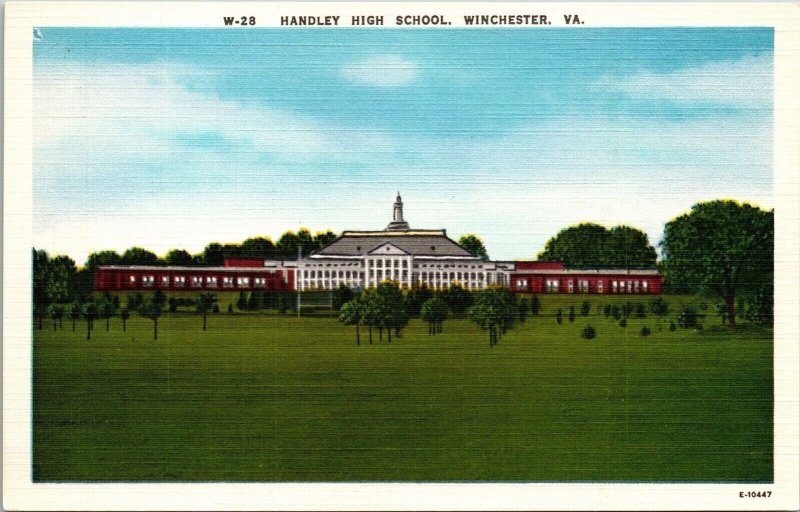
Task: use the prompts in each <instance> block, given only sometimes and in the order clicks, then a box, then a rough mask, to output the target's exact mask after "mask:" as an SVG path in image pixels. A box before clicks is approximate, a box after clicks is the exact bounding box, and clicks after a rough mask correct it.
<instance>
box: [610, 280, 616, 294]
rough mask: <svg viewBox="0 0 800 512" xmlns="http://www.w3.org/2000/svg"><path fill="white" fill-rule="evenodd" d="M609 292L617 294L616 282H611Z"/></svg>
mask: <svg viewBox="0 0 800 512" xmlns="http://www.w3.org/2000/svg"><path fill="white" fill-rule="evenodd" d="M611 292H612V293H617V282H616V281H611Z"/></svg>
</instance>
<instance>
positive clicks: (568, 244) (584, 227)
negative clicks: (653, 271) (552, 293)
mask: <svg viewBox="0 0 800 512" xmlns="http://www.w3.org/2000/svg"><path fill="white" fill-rule="evenodd" d="M538 258H539V260H540V261H559V262H562V263H564V264H565V265H566V266H568V267H617V268H643V267H644V268H652V267H654V266H655V263H656V250H655V249H654V248H653V246H651V245H650V242H649V241H648V239H647V235H646V234H645V233H643V232H642V231H639V230H638V229H635V228H632V227H629V226H614V227H613V228H611V229H610V230H609V229H606V228H605V227H603V226H600V225H599V224H593V223H584V224H579V225H577V226H571V227H568V228H566V229H563V230H561V231H560V232H559V233H558V234H557V235H556V236H554V237H553V238H551V239H550V240H548V241H547V243H546V244H545V249H544V251H542V252H541V253H539V256H538Z"/></svg>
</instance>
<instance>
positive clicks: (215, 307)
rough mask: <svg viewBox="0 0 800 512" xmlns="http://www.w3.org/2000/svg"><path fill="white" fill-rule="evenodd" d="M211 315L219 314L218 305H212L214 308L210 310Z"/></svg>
mask: <svg viewBox="0 0 800 512" xmlns="http://www.w3.org/2000/svg"><path fill="white" fill-rule="evenodd" d="M211 312H212V313H219V304H214V307H212V308H211Z"/></svg>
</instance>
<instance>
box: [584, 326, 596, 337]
mask: <svg viewBox="0 0 800 512" xmlns="http://www.w3.org/2000/svg"><path fill="white" fill-rule="evenodd" d="M595 336H597V332H596V331H595V330H594V327H592V326H591V325H587V326H586V327H584V328H583V332H581V338H583V339H586V340H592V339H594V338H595Z"/></svg>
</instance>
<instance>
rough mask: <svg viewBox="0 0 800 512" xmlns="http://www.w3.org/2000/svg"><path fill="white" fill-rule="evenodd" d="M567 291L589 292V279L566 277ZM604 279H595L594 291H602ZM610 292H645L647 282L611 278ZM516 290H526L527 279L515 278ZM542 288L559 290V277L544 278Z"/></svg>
mask: <svg viewBox="0 0 800 512" xmlns="http://www.w3.org/2000/svg"><path fill="white" fill-rule="evenodd" d="M566 282H567V292H568V293H575V290H576V289H577V291H578V292H580V293H589V291H590V290H589V288H590V287H589V281H588V280H586V279H578V280H577V282H576V280H575V279H567V280H566ZM604 283H605V281H604V280H602V279H600V280H598V281H597V285H596V290H595V291H596V292H597V293H603V291H604V286H605V284H604ZM610 283H611V293H647V291H648V286H649V284H648V282H647V281H645V280H638V279H632V280H625V281H619V280H616V281H615V280H612V281H611V282H610ZM516 287H517V290H521V291H524V290H527V289H528V280H527V279H524V278H521V279H517V282H516ZM544 289H545V291H547V292H559V291H560V290H561V280H560V279H553V278H551V279H546V280H545V283H544Z"/></svg>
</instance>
